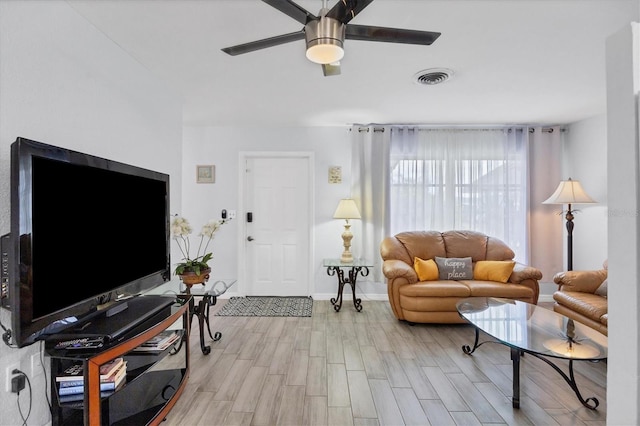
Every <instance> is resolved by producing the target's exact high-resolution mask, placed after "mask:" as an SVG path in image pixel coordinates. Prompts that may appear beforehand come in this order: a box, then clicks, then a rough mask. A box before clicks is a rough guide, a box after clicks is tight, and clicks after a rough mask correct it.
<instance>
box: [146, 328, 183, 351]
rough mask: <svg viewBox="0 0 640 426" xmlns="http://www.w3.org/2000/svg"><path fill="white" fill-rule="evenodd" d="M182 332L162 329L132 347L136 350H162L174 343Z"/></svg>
mask: <svg viewBox="0 0 640 426" xmlns="http://www.w3.org/2000/svg"><path fill="white" fill-rule="evenodd" d="M181 336H182V332H181V331H180V330H164V331H161V332H160V333H159V334H158V335H156V336H154V337H152V338H151V339H149V340H147V341H146V342H144V343H143V344H142V345H140V346H138V347H137V348H135V349H134V351H137V352H162V351H164V350H165V349H167V348H168V347H169V346H171V345H173V344H174V343H176V342H177V341H178V340H179V339H180V337H181Z"/></svg>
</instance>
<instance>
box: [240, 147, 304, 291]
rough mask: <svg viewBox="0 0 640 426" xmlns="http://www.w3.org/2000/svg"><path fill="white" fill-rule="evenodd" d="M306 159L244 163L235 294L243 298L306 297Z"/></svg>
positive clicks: (257, 157) (247, 160)
mask: <svg viewBox="0 0 640 426" xmlns="http://www.w3.org/2000/svg"><path fill="white" fill-rule="evenodd" d="M278 155H279V156H278ZM309 155H310V154H294V153H292V154H288V155H285V154H277V153H274V154H268V155H267V154H263V155H262V156H261V155H259V154H256V155H255V156H253V155H251V154H247V156H245V158H244V162H245V167H244V182H245V185H244V191H243V192H244V197H243V198H244V202H243V204H244V208H243V210H244V212H245V214H244V216H245V217H244V218H242V219H243V220H244V224H245V226H244V230H245V232H244V236H245V238H244V248H245V250H244V251H245V253H244V254H245V255H244V257H241V259H245V262H244V273H243V275H244V280H243V281H245V282H244V283H241V284H245V285H242V286H241V287H240V288H244V289H245V291H244V292H245V294H246V295H249V296H309V295H310V294H311V290H310V286H309V280H310V279H309V277H310V273H309V271H310V230H311V225H310V224H311V213H310V212H311V195H310V192H311V190H310V188H311V185H310V182H311V175H310V170H311V166H310V164H311V160H310V157H309ZM241 161H242V159H241Z"/></svg>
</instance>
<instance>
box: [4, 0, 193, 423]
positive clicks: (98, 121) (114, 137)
mask: <svg viewBox="0 0 640 426" xmlns="http://www.w3.org/2000/svg"><path fill="white" fill-rule="evenodd" d="M0 55H1V58H0V59H1V60H0V93H1V96H0V124H1V126H0V234H4V233H8V232H9V229H10V205H9V198H10V197H9V147H10V144H11V143H12V142H13V141H14V140H15V139H16V137H17V136H22V137H26V138H29V139H35V140H38V141H41V142H45V143H50V144H53V145H58V146H62V147H67V148H71V149H75V150H78V151H83V152H87V153H90V154H95V155H98V156H102V157H106V158H110V159H114V160H117V161H121V162H125V163H130V164H134V165H138V166H142V167H145V168H149V169H153V170H158V171H161V172H165V173H169V174H170V176H171V198H172V205H175V206H179V205H180V202H181V180H182V179H181V161H180V158H181V139H182V106H181V102H180V101H179V99H178V98H177V97H175V96H173V95H172V94H170V93H168V92H167V90H166V89H164V88H163V86H162V85H161V84H159V83H158V82H157V81H156V80H155V79H154V78H153V77H152V76H151V75H150V74H149V73H148V72H147V71H146V70H145V69H144V68H142V67H141V66H140V65H139V64H138V62H136V61H134V60H132V59H131V58H130V57H129V56H128V55H127V54H125V53H124V52H123V51H122V50H121V49H120V48H119V47H118V46H117V45H115V44H114V43H113V42H111V41H110V40H108V39H107V38H106V37H105V36H104V35H103V34H102V33H100V32H98V31H96V29H95V28H94V27H93V26H92V25H90V24H88V23H87V22H86V21H85V20H84V19H83V18H81V17H80V16H79V15H78V14H77V13H76V12H75V11H74V10H73V9H72V8H70V7H69V5H68V4H67V3H66V2H64V1H56V0H43V1H22V2H18V1H0ZM52 208H55V206H52ZM68 226H72V224H68ZM62 232H90V230H84V229H80V230H74V229H67V228H65V225H64V224H63V225H62V226H61V233H62ZM129 237H130V238H129V240H128V236H127V235H126V233H125V234H123V238H122V242H123V244H127V243H135V239H134V237H133V236H129ZM79 249H81V248H79ZM105 267H109V265H105ZM62 272H64V271H61V273H62ZM60 291H61V296H60V297H64V282H62V281H61V283H60ZM0 320H1V321H2V324H3V325H5V326H10V314H9V312H7V311H6V310H4V309H2V310H1V312H0ZM40 349H41V347H40V344H34V345H32V346H28V347H26V348H23V349H14V348H9V347H8V346H6V345H5V344H4V343H1V342H0V385H1V387H2V388H1V389H0V394H1V396H0V412H1V413H2V415H1V416H0V424H2V425H18V424H22V423H23V422H22V420H21V417H20V414H19V412H18V406H17V401H16V395H15V394H10V393H7V392H5V389H4V386H5V368H6V366H8V365H10V364H13V363H18V364H19V365H20V369H21V370H22V371H24V372H25V373H26V374H27V375H28V377H29V380H30V384H31V387H32V397H33V408H32V411H31V414H30V417H29V420H28V424H29V425H44V424H47V423H50V413H49V408H48V406H47V400H46V398H45V394H44V392H45V389H48V386H47V385H46V384H45V380H44V374H43V373H42V371H41V370H40V369H37V370H36V371H34V372H33V373H32V371H31V356H32V355H36V356H37V354H38V352H39V350H40ZM45 365H47V368H48V365H49V362H48V359H46V358H45ZM20 405H21V407H22V411H23V413H24V414H25V415H26V413H27V409H28V407H29V392H28V390H25V391H23V392H21V393H20Z"/></svg>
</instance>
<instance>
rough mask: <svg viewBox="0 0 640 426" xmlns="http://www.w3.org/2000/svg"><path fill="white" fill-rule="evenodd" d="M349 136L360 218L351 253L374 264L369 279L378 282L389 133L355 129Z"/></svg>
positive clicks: (385, 226) (353, 189) (377, 128)
mask: <svg viewBox="0 0 640 426" xmlns="http://www.w3.org/2000/svg"><path fill="white" fill-rule="evenodd" d="M351 134H352V136H351V142H352V143H351V147H352V151H351V197H353V199H354V200H355V201H356V204H357V205H358V208H359V209H360V215H361V216H362V219H361V220H360V221H359V222H360V223H359V224H358V223H357V222H358V221H352V223H353V226H352V228H354V231H355V232H354V240H353V242H352V245H353V250H352V251H353V253H354V255H355V256H356V257H362V258H365V259H367V260H369V261H372V262H373V263H374V267H373V268H371V270H370V275H369V279H372V280H373V281H375V282H381V281H382V273H381V271H382V260H381V258H380V243H381V242H382V239H383V238H384V237H386V236H387V235H388V233H387V232H386V231H387V230H388V229H389V225H388V224H389V214H388V212H389V209H388V207H387V206H388V205H389V191H388V187H389V129H388V128H385V127H383V126H363V125H354V126H352V127H351ZM358 225H359V226H358Z"/></svg>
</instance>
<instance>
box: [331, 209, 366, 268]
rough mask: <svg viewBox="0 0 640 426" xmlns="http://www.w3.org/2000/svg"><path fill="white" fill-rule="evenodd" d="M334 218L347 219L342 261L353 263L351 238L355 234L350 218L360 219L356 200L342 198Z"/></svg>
mask: <svg viewBox="0 0 640 426" xmlns="http://www.w3.org/2000/svg"><path fill="white" fill-rule="evenodd" d="M333 218H334V219H344V220H346V223H345V224H344V232H343V233H342V242H343V245H344V251H343V252H342V256H341V257H340V263H351V262H353V255H352V254H351V239H352V238H353V234H352V233H351V224H350V223H349V219H360V211H358V206H356V202H355V201H354V200H353V199H351V198H344V199H342V200H340V202H339V203H338V207H337V208H336V211H335V213H334V214H333Z"/></svg>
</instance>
